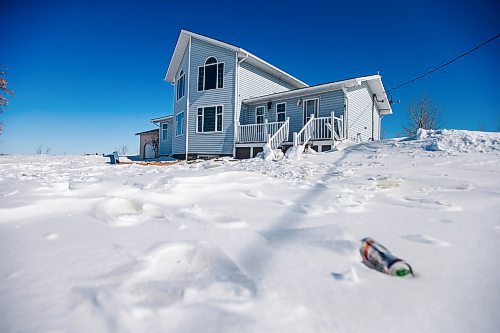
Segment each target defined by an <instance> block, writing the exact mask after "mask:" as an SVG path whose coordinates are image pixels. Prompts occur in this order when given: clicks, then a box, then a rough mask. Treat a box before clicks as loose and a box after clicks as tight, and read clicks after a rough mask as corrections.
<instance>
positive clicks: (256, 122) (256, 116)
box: [255, 105, 266, 124]
mask: <svg viewBox="0 0 500 333" xmlns="http://www.w3.org/2000/svg"><path fill="white" fill-rule="evenodd" d="M258 109H262V115H260V116H259V115H258V114H257V110H258ZM258 117H262V122H261V123H259V122H258V119H259V118H258ZM265 122H266V106H265V105H262V106H256V107H255V124H264V123H265Z"/></svg>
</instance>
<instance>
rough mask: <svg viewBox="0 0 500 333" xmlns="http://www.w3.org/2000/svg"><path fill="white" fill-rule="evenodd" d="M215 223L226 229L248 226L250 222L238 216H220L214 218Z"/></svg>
mask: <svg viewBox="0 0 500 333" xmlns="http://www.w3.org/2000/svg"><path fill="white" fill-rule="evenodd" d="M213 221H214V224H215V225H216V226H217V227H219V228H226V229H242V228H246V227H248V224H247V223H246V222H245V221H242V220H241V219H239V218H237V217H231V216H219V217H216V218H214V220H213Z"/></svg>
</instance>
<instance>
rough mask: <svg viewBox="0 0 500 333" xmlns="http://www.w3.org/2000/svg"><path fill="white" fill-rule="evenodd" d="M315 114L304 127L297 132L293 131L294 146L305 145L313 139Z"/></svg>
mask: <svg viewBox="0 0 500 333" xmlns="http://www.w3.org/2000/svg"><path fill="white" fill-rule="evenodd" d="M314 124H315V122H314V115H311V118H310V119H309V120H308V121H307V123H305V125H304V127H302V129H301V130H300V131H299V132H298V133H297V132H294V133H293V146H294V147H297V146H299V145H305V144H306V143H307V142H309V140H311V138H312V136H313V133H314Z"/></svg>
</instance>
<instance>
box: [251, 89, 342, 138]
mask: <svg viewBox="0 0 500 333" xmlns="http://www.w3.org/2000/svg"><path fill="white" fill-rule="evenodd" d="M311 98H319V116H320V117H328V116H330V115H331V113H332V111H333V112H335V116H337V117H338V116H339V115H341V114H344V92H343V91H342V90H334V91H328V92H325V93H320V94H314V95H306V96H300V97H292V98H288V99H276V100H272V99H271V101H272V102H273V105H272V108H271V110H268V109H267V103H262V102H261V103H256V104H249V105H243V108H242V117H241V124H254V123H255V108H256V107H258V106H263V105H265V106H266V107H265V118H266V119H267V120H268V121H270V122H274V121H277V113H276V104H278V103H282V102H286V117H290V136H289V139H290V140H291V138H292V134H293V132H298V131H300V130H301V128H302V126H303V125H304V124H303V115H304V113H303V103H302V104H301V105H297V101H298V100H305V99H311ZM243 120H245V121H244V122H243Z"/></svg>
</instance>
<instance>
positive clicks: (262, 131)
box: [237, 119, 285, 143]
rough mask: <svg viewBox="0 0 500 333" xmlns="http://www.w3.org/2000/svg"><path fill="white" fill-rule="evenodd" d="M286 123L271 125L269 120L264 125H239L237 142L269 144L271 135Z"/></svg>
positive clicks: (273, 123)
mask: <svg viewBox="0 0 500 333" xmlns="http://www.w3.org/2000/svg"><path fill="white" fill-rule="evenodd" d="M284 123H285V122H283V121H280V122H272V123H269V122H268V121H267V119H266V120H265V121H264V123H262V124H249V125H238V129H237V142H239V143H252V142H267V140H268V139H269V135H271V136H273V135H274V134H275V133H276V132H277V131H278V130H279V129H280V128H281V127H282V126H283V124H284Z"/></svg>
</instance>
